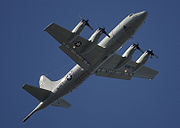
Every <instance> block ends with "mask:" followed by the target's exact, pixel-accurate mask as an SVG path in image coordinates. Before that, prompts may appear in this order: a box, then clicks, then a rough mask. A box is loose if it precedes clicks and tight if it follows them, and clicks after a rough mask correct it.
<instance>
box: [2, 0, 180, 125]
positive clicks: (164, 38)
mask: <svg viewBox="0 0 180 128" xmlns="http://www.w3.org/2000/svg"><path fill="white" fill-rule="evenodd" d="M179 5H180V2H179V0H149V1H145V0H109V1H108V0H106V1H104V0H99V1H97V0H88V1H86V0H76V1H75V0H74V1H73V0H14V1H13V0H1V1H0V16H1V18H0V35H1V36H0V37H1V38H0V44H1V46H0V58H1V60H0V71H1V73H0V80H1V84H0V85H1V93H0V101H1V105H0V113H1V114H0V126H1V128H10V127H13V128H20V127H21V128H37V127H42V128H49V127H51V128H57V127H60V128H71V127H75V128H84V127H85V128H92V127H93V128H100V127H101V128H110V127H112V128H121V127H122V128H180V84H179V79H180V75H179V72H180V67H179V66H180V60H179V59H180V50H179V49H180V39H179V37H180V32H179V30H180V14H179V13H180V8H179ZM143 10H147V11H148V17H147V19H146V21H145V24H143V25H142V27H141V28H140V29H139V30H138V31H137V33H136V34H135V35H134V36H133V38H132V41H133V42H139V44H140V46H141V48H142V49H144V50H145V49H149V48H150V49H153V50H154V52H155V53H156V54H157V55H158V56H159V59H155V58H153V59H149V61H148V62H147V63H146V66H149V67H152V68H153V69H156V70H158V71H159V74H158V75H157V77H156V78H155V79H154V80H152V81H149V80H144V79H138V78H133V79H132V80H130V81H125V80H120V79H110V78H103V77H96V76H95V75H93V76H91V77H90V78H89V79H87V80H86V81H85V82H84V83H83V84H82V85H81V86H79V88H77V89H75V90H74V91H73V92H72V93H70V94H68V95H67V96H65V97H64V98H65V99H66V100H67V101H68V102H70V103H71V104H72V107H71V108H69V109H64V108H56V107H52V106H49V107H48V108H46V109H44V110H42V111H39V112H37V113H35V114H34V115H33V116H32V117H31V118H30V119H29V120H28V121H27V122H26V123H22V122H21V121H22V119H23V118H24V117H25V116H26V115H27V114H28V113H29V112H31V111H32V110H33V109H34V108H35V106H36V105H37V104H38V101H37V100H36V99H35V98H34V97H32V96H31V95H29V94H28V93H27V92H26V91H24V90H23V89H22V86H23V84H25V83H28V84H31V85H34V86H37V87H39V84H38V82H39V78H40V76H41V75H43V74H44V75H46V76H47V77H48V78H50V79H51V80H58V79H59V78H61V77H62V76H63V75H65V74H66V73H67V72H68V71H69V70H70V69H71V68H72V67H73V66H74V65H75V62H73V61H72V60H71V59H70V58H69V57H68V56H67V55H66V54H65V53H63V52H62V51H61V50H60V49H59V48H58V46H59V45H60V44H59V43H58V42H57V41H56V40H54V39H53V38H52V37H51V36H50V35H48V33H46V32H44V31H43V29H44V28H45V27H46V26H47V25H48V24H50V23H51V22H55V23H57V24H59V25H60V26H63V27H65V28H67V29H68V30H72V29H73V28H74V27H75V25H76V24H77V23H78V22H79V21H80V18H79V16H82V17H84V18H88V19H89V20H90V22H89V23H90V24H91V25H92V26H93V27H94V28H97V26H101V27H105V28H106V30H107V32H110V31H111V30H112V29H113V28H114V27H115V26H116V25H117V24H118V23H119V22H120V21H121V20H122V19H123V18H125V17H126V16H127V15H129V14H130V13H133V12H134V13H135V12H139V11H143ZM94 31H95V30H94ZM94 31H91V30H90V29H89V28H85V29H84V31H83V33H82V34H81V35H82V36H83V37H85V38H89V37H90V35H91V34H92V33H93V32H94ZM103 37H104V36H103ZM130 45H131V43H130V42H127V43H126V44H125V46H124V47H123V49H121V50H120V51H119V52H118V53H119V54H122V53H123V52H124V51H125V50H126V48H127V47H129V46H130ZM140 55H141V54H140V52H136V53H135V55H134V57H133V60H136V59H137V58H138V57H139V56H140Z"/></svg>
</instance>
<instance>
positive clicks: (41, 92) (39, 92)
mask: <svg viewBox="0 0 180 128" xmlns="http://www.w3.org/2000/svg"><path fill="white" fill-rule="evenodd" d="M23 89H24V90H26V91H27V92H29V93H30V94H31V95H32V96H34V97H35V98H36V99H38V100H39V101H43V100H45V99H46V98H47V97H48V96H49V95H50V94H51V91H48V90H45V89H42V88H37V87H35V86H31V85H27V84H25V85H24V86H23Z"/></svg>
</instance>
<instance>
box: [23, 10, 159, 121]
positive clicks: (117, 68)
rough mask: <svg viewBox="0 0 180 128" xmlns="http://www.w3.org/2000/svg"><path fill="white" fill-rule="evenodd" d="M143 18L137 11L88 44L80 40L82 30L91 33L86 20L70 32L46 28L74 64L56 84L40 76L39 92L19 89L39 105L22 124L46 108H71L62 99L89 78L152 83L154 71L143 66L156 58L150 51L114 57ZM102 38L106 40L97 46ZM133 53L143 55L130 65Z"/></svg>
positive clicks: (133, 47)
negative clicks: (101, 77)
mask: <svg viewBox="0 0 180 128" xmlns="http://www.w3.org/2000/svg"><path fill="white" fill-rule="evenodd" d="M147 14H148V13H147V11H141V12H138V13H132V14H130V15H128V16H127V17H126V18H125V19H124V20H123V21H122V22H120V23H119V24H118V25H117V26H116V27H115V28H114V29H113V30H112V31H111V32H110V33H109V34H108V33H107V32H106V31H105V28H100V27H99V28H98V29H97V30H96V31H95V32H94V33H93V34H92V36H91V37H90V38H89V39H88V40H87V39H84V38H83V37H81V36H80V33H81V32H82V30H83V29H84V27H85V26H88V27H89V28H90V29H93V28H92V27H91V26H90V24H89V23H88V20H85V19H82V20H81V21H80V22H79V23H78V24H77V25H76V27H75V28H74V29H73V30H72V31H69V30H67V29H65V28H63V27H61V26H59V25H57V24H55V23H51V24H50V25H48V26H47V27H46V28H45V29H44V31H46V32H48V33H49V34H50V35H51V36H52V37H53V38H55V39H56V40H57V41H58V42H59V43H60V44H61V45H60V47H59V48H60V49H61V50H62V51H63V52H65V53H66V54H67V55H68V56H69V57H70V58H71V59H72V60H74V61H75V62H76V63H77V64H76V65H75V66H74V67H73V68H72V69H71V70H70V71H69V72H68V73H67V74H66V75H65V76H64V77H63V78H61V79H60V80H57V81H51V80H49V79H48V78H47V77H46V76H45V75H42V76H41V77H40V80H39V85H40V88H38V87H35V86H31V85H28V84H25V85H24V86H23V89H25V90H26V91H27V92H29V93H30V94H31V95H32V96H34V97H35V98H36V99H37V100H39V101H40V103H39V104H38V105H37V107H36V108H35V109H34V110H33V111H32V112H30V113H29V114H28V115H27V116H26V117H25V118H24V120H23V122H25V121H26V120H27V119H28V118H29V117H30V116H31V115H33V114H34V113H35V112H37V111H39V110H41V109H44V108H46V107H47V106H48V105H52V106H57V107H64V108H68V107H70V106H71V104H70V103H68V102H67V101H66V100H64V99H63V96H65V95H66V94H68V93H70V92H72V90H73V89H75V88H77V87H78V86H79V85H80V84H81V83H82V82H83V81H85V80H86V79H87V78H88V77H89V76H90V75H92V74H95V75H97V76H103V77H110V78H117V79H124V80H130V79H131V78H132V77H137V78H146V79H153V78H154V77H155V76H156V75H157V74H158V71H156V70H154V69H151V68H149V67H146V66H144V64H145V63H146V61H147V60H148V58H150V57H152V56H155V57H157V56H156V55H155V54H154V53H153V51H152V50H146V51H145V52H143V51H142V49H140V47H139V45H138V44H132V45H131V46H130V47H129V48H128V49H127V50H126V51H125V53H124V54H123V55H122V56H121V55H118V54H117V53H116V51H118V50H119V49H121V47H122V46H123V45H124V44H125V43H126V42H127V41H128V40H129V39H130V38H131V37H132V35H133V34H134V33H135V32H136V31H137V29H138V28H139V27H140V26H141V25H142V24H143V23H144V21H145V19H146V17H147ZM102 34H105V35H106V36H105V38H104V39H102V40H101V41H100V42H99V38H100V36H101V35H102ZM98 42H99V43H98ZM136 50H140V51H141V52H143V54H142V55H141V56H140V57H139V59H137V61H136V62H134V61H132V55H133V54H134V52H135V51H136Z"/></svg>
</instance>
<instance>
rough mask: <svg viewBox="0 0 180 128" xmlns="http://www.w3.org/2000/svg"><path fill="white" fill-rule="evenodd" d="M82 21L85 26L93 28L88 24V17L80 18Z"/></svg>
mask: <svg viewBox="0 0 180 128" xmlns="http://www.w3.org/2000/svg"><path fill="white" fill-rule="evenodd" d="M82 22H83V23H84V24H85V25H86V26H88V27H89V28H90V29H91V30H93V28H92V27H91V25H90V24H89V20H88V19H87V20H85V19H82Z"/></svg>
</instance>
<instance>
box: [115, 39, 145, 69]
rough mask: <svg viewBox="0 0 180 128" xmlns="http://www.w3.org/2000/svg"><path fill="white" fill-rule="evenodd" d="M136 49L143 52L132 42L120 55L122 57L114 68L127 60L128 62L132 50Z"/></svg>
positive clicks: (122, 64) (132, 52)
mask: <svg viewBox="0 0 180 128" xmlns="http://www.w3.org/2000/svg"><path fill="white" fill-rule="evenodd" d="M136 49H138V50H139V51H141V52H142V53H143V51H142V50H141V48H140V47H139V44H134V43H133V44H132V45H131V46H130V47H129V48H128V49H127V50H126V51H125V52H124V54H123V55H122V57H123V59H122V61H120V62H119V63H118V65H117V66H116V68H119V67H121V66H124V65H125V64H126V63H127V62H129V61H130V60H131V59H132V55H133V54H134V52H135V51H136Z"/></svg>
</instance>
